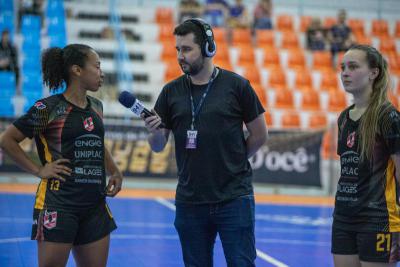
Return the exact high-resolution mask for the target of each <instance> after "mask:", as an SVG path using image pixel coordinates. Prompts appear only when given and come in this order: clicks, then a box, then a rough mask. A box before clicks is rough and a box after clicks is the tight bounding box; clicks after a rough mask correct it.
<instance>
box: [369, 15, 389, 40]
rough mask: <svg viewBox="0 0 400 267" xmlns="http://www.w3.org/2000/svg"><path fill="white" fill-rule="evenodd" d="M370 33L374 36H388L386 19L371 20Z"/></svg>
mask: <svg viewBox="0 0 400 267" xmlns="http://www.w3.org/2000/svg"><path fill="white" fill-rule="evenodd" d="M372 35H373V36H376V37H380V38H382V37H389V25H388V23H387V21H386V20H382V19H381V20H380V19H373V20H372Z"/></svg>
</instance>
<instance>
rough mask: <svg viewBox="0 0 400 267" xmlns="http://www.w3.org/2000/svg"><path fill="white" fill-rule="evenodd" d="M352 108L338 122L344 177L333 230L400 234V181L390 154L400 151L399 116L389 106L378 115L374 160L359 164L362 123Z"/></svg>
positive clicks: (338, 196)
mask: <svg viewBox="0 0 400 267" xmlns="http://www.w3.org/2000/svg"><path fill="white" fill-rule="evenodd" d="M353 107H354V105H353V106H350V107H349V108H347V109H346V110H344V111H343V112H342V113H341V115H340V116H339V119H338V126H339V135H338V155H339V156H340V165H341V166H340V167H341V175H340V179H339V182H338V186H337V192H336V198H335V210H334V215H333V216H334V224H333V226H334V227H338V228H342V229H345V230H350V231H360V232H400V213H399V212H400V207H399V203H398V197H397V189H398V182H397V181H396V178H395V165H394V162H393V160H392V159H391V155H393V154H395V153H398V152H399V151H400V116H399V112H398V111H397V110H396V109H395V108H394V107H393V106H390V107H389V109H387V110H386V111H384V112H381V114H380V115H379V121H378V123H379V130H378V134H377V135H376V138H375V140H376V141H375V146H374V149H373V156H372V160H367V159H364V160H363V161H362V162H361V161H360V149H359V147H358V145H359V132H358V131H359V130H358V127H359V123H360V120H357V121H353V120H352V119H350V117H349V111H350V110H351V109H352V108H353Z"/></svg>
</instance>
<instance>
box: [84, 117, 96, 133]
mask: <svg viewBox="0 0 400 267" xmlns="http://www.w3.org/2000/svg"><path fill="white" fill-rule="evenodd" d="M83 127H84V128H85V130H86V131H89V132H91V131H93V129H94V124H93V119H92V117H88V118H86V119H84V120H83Z"/></svg>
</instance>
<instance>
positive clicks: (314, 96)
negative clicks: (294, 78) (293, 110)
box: [301, 91, 321, 111]
mask: <svg viewBox="0 0 400 267" xmlns="http://www.w3.org/2000/svg"><path fill="white" fill-rule="evenodd" d="M301 109H302V110H312V111H319V110H321V104H320V101H319V93H318V92H316V91H306V92H303V94H302V98H301Z"/></svg>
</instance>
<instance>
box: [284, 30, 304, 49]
mask: <svg viewBox="0 0 400 267" xmlns="http://www.w3.org/2000/svg"><path fill="white" fill-rule="evenodd" d="M281 48H284V49H300V43H299V38H298V37H297V34H296V33H295V32H283V33H282V44H281Z"/></svg>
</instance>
